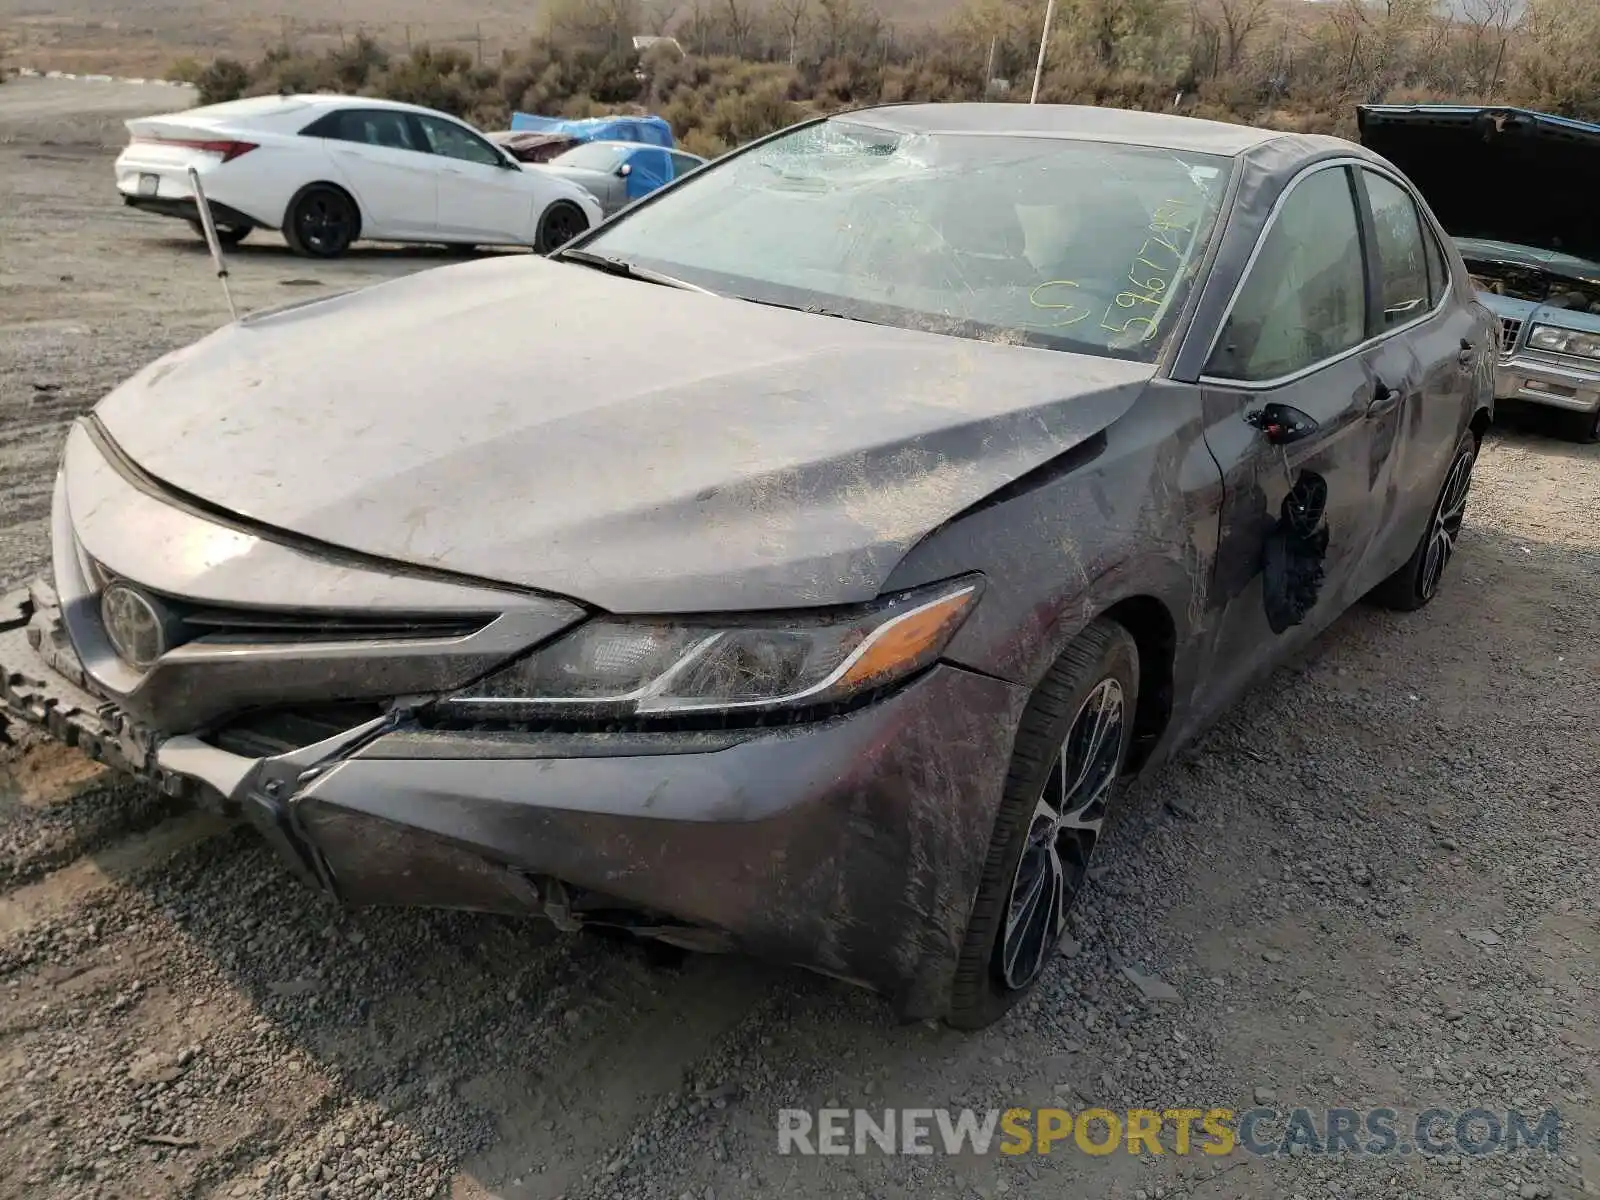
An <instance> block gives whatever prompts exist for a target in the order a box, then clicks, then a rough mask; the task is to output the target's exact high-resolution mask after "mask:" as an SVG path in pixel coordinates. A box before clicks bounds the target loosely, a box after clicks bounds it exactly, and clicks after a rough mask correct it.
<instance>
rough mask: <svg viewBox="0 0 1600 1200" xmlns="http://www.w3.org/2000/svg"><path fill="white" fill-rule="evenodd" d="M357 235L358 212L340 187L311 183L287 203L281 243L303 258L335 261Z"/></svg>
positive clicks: (348, 195)
mask: <svg viewBox="0 0 1600 1200" xmlns="http://www.w3.org/2000/svg"><path fill="white" fill-rule="evenodd" d="M360 233H361V210H360V209H358V208H357V207H356V202H355V201H354V200H353V199H351V197H350V194H349V193H348V192H346V191H345V190H344V189H343V188H337V187H334V186H333V185H332V184H326V183H314V184H312V185H311V186H310V187H307V188H303V189H302V190H301V191H300V193H299V195H297V196H295V198H294V199H293V200H292V201H290V202H289V211H288V212H287V213H286V214H285V215H284V218H283V240H284V241H286V242H288V243H289V249H291V250H293V251H294V252H295V253H296V254H299V255H302V256H304V257H306V258H338V257H339V256H340V255H341V254H343V253H344V252H345V251H346V250H348V249H350V244H351V243H352V242H354V241H355V240H356V238H357V237H358V236H359V235H360Z"/></svg>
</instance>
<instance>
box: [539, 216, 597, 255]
mask: <svg viewBox="0 0 1600 1200" xmlns="http://www.w3.org/2000/svg"><path fill="white" fill-rule="evenodd" d="M588 228H589V222H588V221H587V220H586V219H585V218H584V215H583V214H582V213H581V212H579V211H578V210H577V209H576V208H574V207H572V206H571V205H568V204H558V205H557V206H556V207H555V208H554V209H552V210H551V212H550V215H549V216H547V217H546V218H545V223H544V238H545V246H546V252H549V251H554V250H559V249H561V247H563V246H565V245H566V244H567V243H568V242H570V241H571V240H572V239H573V238H575V237H577V236H578V235H579V234H580V233H582V232H584V231H585V230H586V229H588Z"/></svg>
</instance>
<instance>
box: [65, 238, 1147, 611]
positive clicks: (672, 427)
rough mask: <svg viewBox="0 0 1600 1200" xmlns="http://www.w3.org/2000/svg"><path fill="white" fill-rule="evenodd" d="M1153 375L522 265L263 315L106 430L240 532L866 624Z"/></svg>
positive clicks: (634, 602)
mask: <svg viewBox="0 0 1600 1200" xmlns="http://www.w3.org/2000/svg"><path fill="white" fill-rule="evenodd" d="M1152 373H1153V370H1152V368H1150V367H1148V366H1145V365H1143V364H1136V363H1126V362H1119V361H1115V360H1110V359H1103V358H1097V357H1089V356H1078V355H1070V354H1063V353H1060V352H1056V351H1048V350H1037V349H1029V348H1023V347H1016V346H1006V345H998V344H992V343H987V342H976V341H969V340H963V339H957V338H950V337H943V336H939V335H935V334H929V333H923V332H916V331H909V330H899V329H889V328H883V327H879V326H873V325H867V324H862V323H859V322H852V321H845V320H840V319H836V318H829V317H823V316H815V315H809V314H804V313H797V312H791V311H785V310H780V309H775V308H770V307H763V306H760V305H756V304H750V303H745V302H741V301H735V300H727V299H722V298H719V297H715V296H708V295H701V294H698V293H692V292H685V291H678V290H674V289H669V288H665V287H659V286H654V285H650V284H646V283H640V282H635V281H632V280H626V279H619V278H616V277H613V276H609V275H605V274H603V273H601V272H598V271H593V270H589V269H587V268H583V267H578V266H574V265H570V264H561V263H554V262H549V261H546V260H543V259H539V258H534V257H530V256H516V257H506V258H499V259H490V260H485V261H482V262H476V263H469V264H464V265H461V266H455V267H446V268H441V269H437V270H432V271H426V272H422V273H419V274H416V275H412V276H409V277H407V278H405V279H401V280H396V281H393V282H390V283H385V284H381V285H378V286H376V287H372V288H368V289H365V290H362V291H359V292H353V293H349V294H346V295H342V296H336V297H332V298H329V299H327V300H323V301H319V302H313V303H310V304H302V305H297V306H293V307H290V308H288V309H286V310H278V311H276V312H273V313H270V314H266V315H264V316H260V317H257V318H254V319H248V318H247V319H246V321H245V322H243V323H241V324H239V325H235V326H229V327H225V328H224V329H222V330H220V331H218V332H217V333H215V334H213V335H211V336H210V337H207V338H205V339H204V340H202V341H200V342H198V343H196V344H195V345H193V346H190V347H188V348H187V349H184V350H181V351H178V352H177V353H175V354H172V355H170V356H168V357H167V358H165V359H162V360H161V361H159V362H157V363H155V364H153V365H152V366H151V367H148V368H146V369H145V370H144V371H142V372H140V373H139V374H138V375H136V376H135V377H133V378H132V379H130V380H129V381H128V382H127V383H125V384H123V385H122V386H121V387H119V388H118V389H117V390H116V391H114V392H112V393H111V394H110V395H108V396H107V397H106V398H105V399H104V400H102V401H101V403H100V405H99V407H98V409H97V414H98V416H99V419H100V420H101V422H102V423H103V425H104V427H105V429H106V430H107V432H109V434H110V435H111V436H112V437H113V438H114V439H115V440H116V442H117V443H118V444H119V445H120V446H121V447H122V449H123V450H124V451H125V452H126V453H127V454H128V455H129V456H130V457H131V458H132V459H133V460H134V461H135V462H136V463H138V464H139V465H140V466H141V467H142V468H143V469H144V470H145V471H147V472H149V473H150V474H151V475H152V476H154V477H155V478H156V479H158V480H160V481H162V482H164V483H165V484H167V485H168V486H170V487H172V488H175V489H179V490H181V491H183V492H187V493H190V494H191V495H193V496H195V497H198V498H200V499H202V500H204V501H207V502H209V503H211V504H213V505H216V506H219V507H221V508H224V509H227V510H229V511H231V512H234V513H236V514H239V515H240V516H243V517H246V518H249V519H251V520H254V521H257V522H260V523H263V524H266V525H269V526H274V527H277V528H279V529H282V530H287V531H290V532H293V533H295V534H299V535H301V536H304V537H308V538H314V539H317V540H319V541H322V542H326V543H331V544H333V545H336V546H341V547H345V548H348V549H352V550H357V551H361V552H364V553H367V554H374V555H380V556H383V557H386V558H392V559H397V560H400V561H403V562H407V563H412V564H417V565H421V566H427V567H434V568H442V569H447V570H451V571H455V572H461V573H464V574H468V575H473V576H477V577H480V578H483V579H487V580H495V581H500V582H504V583H509V584H514V585H520V586H525V587H529V588H535V589H540V590H545V591H550V592H557V593H561V594H564V595H568V596H572V597H575V598H578V599H581V600H584V601H587V602H589V603H591V604H594V605H597V606H599V607H602V608H606V609H610V610H612V611H616V612H651V611H654V612H685V611H695V610H719V609H720V610H726V609H737V608H771V607H789V606H795V605H813V604H831V603H843V602H854V601H860V600H866V599H870V598H871V597H873V596H874V595H876V594H877V593H878V592H879V590H880V588H881V586H882V584H883V581H884V580H885V579H886V578H887V576H888V574H889V572H890V571H891V570H892V569H893V567H894V565H895V563H896V562H897V561H898V560H899V559H900V558H901V556H902V555H903V554H904V553H905V551H906V550H907V549H909V548H910V546H911V545H912V544H913V543H914V542H915V541H917V540H918V539H919V538H920V537H921V536H922V535H923V534H925V533H927V532H928V531H929V530H931V529H933V528H935V527H937V526H938V525H940V524H941V523H942V522H944V521H945V520H946V519H948V518H949V517H951V516H952V515H954V514H956V513H958V512H960V511H961V510H962V509H964V508H966V507H968V506H969V505H971V504H973V503H974V502H976V501H978V500H981V499H982V498H983V497H985V496H987V495H988V494H989V493H990V492H992V491H994V490H995V489H997V488H999V487H1001V486H1002V485H1004V484H1006V483H1008V482H1010V481H1011V480H1013V479H1015V478H1017V477H1018V476H1020V475H1022V474H1023V473H1025V472H1027V471H1029V470H1031V469H1032V468H1034V467H1036V466H1039V465H1041V464H1042V463H1044V462H1047V461H1048V460H1050V459H1051V458H1054V457H1055V456H1057V455H1059V454H1062V453H1064V452H1065V451H1067V450H1069V449H1070V448H1072V447H1073V446H1075V445H1077V444H1078V443H1079V442H1081V441H1083V440H1084V439H1086V438H1088V437H1091V436H1093V435H1094V434H1095V433H1097V432H1098V431H1100V430H1102V429H1103V428H1105V427H1106V426H1107V425H1108V424H1109V423H1110V422H1112V421H1113V420H1115V419H1116V418H1117V417H1118V416H1120V415H1121V414H1122V413H1123V412H1124V411H1126V409H1127V408H1128V406H1129V405H1130V404H1131V403H1132V402H1133V400H1134V399H1135V398H1136V397H1137V395H1138V394H1139V392H1140V391H1141V390H1142V388H1143V386H1144V384H1145V383H1146V382H1147V381H1148V379H1149V378H1150V376H1151V375H1152Z"/></svg>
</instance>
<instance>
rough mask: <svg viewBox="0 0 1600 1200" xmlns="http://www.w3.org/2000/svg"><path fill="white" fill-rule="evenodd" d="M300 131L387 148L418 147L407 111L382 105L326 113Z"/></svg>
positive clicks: (415, 148) (419, 148) (406, 148)
mask: <svg viewBox="0 0 1600 1200" xmlns="http://www.w3.org/2000/svg"><path fill="white" fill-rule="evenodd" d="M302 132H304V133H305V134H307V135H309V136H311V137H324V138H333V139H334V140H335V141H340V142H360V143H361V144H363V145H367V146H382V147H384V148H386V149H389V150H421V149H422V147H421V146H419V145H417V140H416V138H415V137H413V136H412V127H411V122H410V121H408V120H407V119H406V114H405V113H403V112H396V111H394V110H393V109H383V108H376V109H374V108H345V109H340V110H339V111H338V112H332V113H329V114H328V115H327V116H325V117H322V118H320V119H319V120H317V121H315V122H313V123H312V124H311V125H309V126H307V127H306V129H304V130H303V131H302Z"/></svg>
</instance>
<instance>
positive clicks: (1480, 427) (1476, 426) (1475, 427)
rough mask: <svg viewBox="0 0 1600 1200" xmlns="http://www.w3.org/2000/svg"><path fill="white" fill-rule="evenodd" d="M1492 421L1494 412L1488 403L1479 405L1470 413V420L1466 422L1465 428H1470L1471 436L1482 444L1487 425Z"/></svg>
mask: <svg viewBox="0 0 1600 1200" xmlns="http://www.w3.org/2000/svg"><path fill="white" fill-rule="evenodd" d="M1493 422H1494V412H1493V411H1492V410H1491V408H1490V406H1489V405H1486V404H1484V405H1479V407H1478V409H1477V411H1475V412H1474V413H1473V414H1472V420H1470V421H1468V422H1467V428H1468V429H1470V430H1472V436H1473V437H1474V438H1475V439H1476V440H1477V442H1478V444H1479V445H1480V446H1481V445H1483V435H1484V434H1486V433H1488V432H1489V426H1490V425H1491V424H1492V423H1493Z"/></svg>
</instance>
